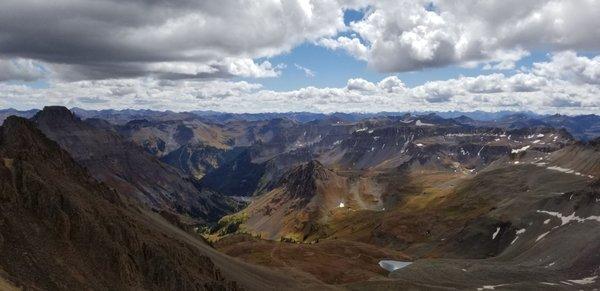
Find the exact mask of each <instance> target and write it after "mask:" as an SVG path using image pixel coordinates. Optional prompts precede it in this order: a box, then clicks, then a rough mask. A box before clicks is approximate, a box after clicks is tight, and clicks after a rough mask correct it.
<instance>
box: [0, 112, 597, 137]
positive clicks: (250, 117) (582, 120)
mask: <svg viewBox="0 0 600 291" xmlns="http://www.w3.org/2000/svg"><path fill="white" fill-rule="evenodd" d="M37 111H38V110H37V109H31V110H27V111H18V110H16V109H1V110H0V122H1V121H2V120H4V119H5V118H6V117H8V116H10V115H16V116H21V117H26V118H30V117H32V116H33V115H35V113H36V112H37ZM71 111H72V112H73V113H75V114H76V115H77V116H79V117H81V118H82V119H88V118H97V119H103V120H106V121H108V122H110V123H113V124H119V125H123V124H126V123H127V122H130V121H133V120H142V119H145V120H148V121H174V120H185V119H200V120H202V121H206V122H211V123H228V122H232V121H265V120H271V119H277V118H285V119H289V120H293V121H296V122H300V123H305V122H310V121H315V120H324V119H339V120H343V121H358V120H362V119H368V118H377V117H386V116H403V115H405V114H412V115H426V114H436V115H438V116H439V117H442V118H448V119H457V120H460V119H463V120H464V119H465V118H467V119H473V120H474V121H478V122H480V123H481V124H485V123H487V124H490V125H494V126H503V127H506V128H518V127H526V126H528V125H532V124H538V125H541V124H546V125H549V126H553V127H556V128H565V129H567V130H568V131H569V132H570V133H571V134H572V135H573V136H574V137H576V138H577V139H580V140H591V139H594V138H596V137H600V116H598V115H595V114H590V115H560V114H555V115H543V114H536V113H534V112H514V111H499V112H485V111H473V112H460V111H448V112H379V113H331V114H323V113H310V112H285V113H224V112H216V111H190V112H174V111H155V110H135V109H124V110H114V109H106V110H85V109H81V108H72V109H71ZM465 122H473V121H465Z"/></svg>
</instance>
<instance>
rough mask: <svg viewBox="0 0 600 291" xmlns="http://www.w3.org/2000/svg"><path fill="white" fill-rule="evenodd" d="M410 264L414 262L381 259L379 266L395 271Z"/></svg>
mask: <svg viewBox="0 0 600 291" xmlns="http://www.w3.org/2000/svg"><path fill="white" fill-rule="evenodd" d="M410 264H412V262H403V261H392V260H381V261H379V266H380V267H382V268H383V269H385V270H387V271H389V272H393V271H396V270H399V269H402V268H404V267H406V266H408V265H410Z"/></svg>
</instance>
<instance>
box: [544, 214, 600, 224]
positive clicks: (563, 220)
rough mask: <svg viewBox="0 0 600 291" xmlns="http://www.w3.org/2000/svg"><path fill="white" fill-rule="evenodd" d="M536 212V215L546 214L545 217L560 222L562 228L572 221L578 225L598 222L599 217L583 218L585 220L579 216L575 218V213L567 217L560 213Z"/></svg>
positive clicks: (599, 220)
mask: <svg viewBox="0 0 600 291" xmlns="http://www.w3.org/2000/svg"><path fill="white" fill-rule="evenodd" d="M536 212H537V213H543V214H547V215H550V216H554V217H556V218H558V219H560V221H561V224H560V226H563V225H565V224H567V223H569V222H572V221H575V222H580V223H583V222H585V221H588V220H589V221H597V222H600V216H597V215H592V216H588V217H585V218H581V217H579V216H576V215H575V212H573V213H571V215H569V216H564V215H562V213H560V212H553V211H546V210H537V211H536Z"/></svg>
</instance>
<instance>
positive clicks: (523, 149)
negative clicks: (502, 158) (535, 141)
mask: <svg viewBox="0 0 600 291" xmlns="http://www.w3.org/2000/svg"><path fill="white" fill-rule="evenodd" d="M530 147H531V146H524V147H522V148H520V149H515V150H512V151H511V153H513V154H518V153H520V152H524V151H526V150H528V149H529V148H530Z"/></svg>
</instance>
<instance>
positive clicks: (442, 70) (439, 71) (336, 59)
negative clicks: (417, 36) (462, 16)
mask: <svg viewBox="0 0 600 291" xmlns="http://www.w3.org/2000/svg"><path fill="white" fill-rule="evenodd" d="M429 9H433V8H431V7H429ZM364 15H365V14H364V12H363V10H353V9H349V10H346V11H344V23H345V24H346V25H349V24H350V23H351V22H354V21H360V20H361V19H362V18H363V17H364ZM340 35H348V33H341V34H340ZM548 53H549V51H534V52H530V55H529V56H527V57H524V58H523V59H521V60H519V61H518V62H517V63H516V67H515V69H513V70H484V69H482V67H481V66H478V67H476V68H465V67H461V66H457V65H450V66H445V67H437V68H426V69H422V70H416V71H410V72H402V73H394V74H389V73H379V72H377V71H376V70H374V69H372V68H369V67H368V65H367V63H366V62H365V61H361V60H358V59H356V58H354V57H352V56H350V55H349V54H348V53H346V52H345V51H343V50H336V51H333V50H330V49H327V48H324V47H322V46H319V45H316V44H313V43H311V42H307V43H304V44H302V45H300V46H298V47H296V48H294V49H293V50H292V51H291V52H288V53H284V54H281V55H279V56H276V57H273V58H268V59H260V60H259V62H261V61H263V60H268V61H269V62H271V63H272V64H273V65H278V64H284V65H286V68H285V69H283V70H282V74H281V76H279V77H277V78H266V79H258V80H257V79H247V78H246V79H245V78H239V80H246V81H252V82H255V83H260V84H262V85H263V86H264V88H265V89H268V90H274V91H289V90H297V89H300V88H303V87H308V86H314V87H318V88H324V87H344V86H345V85H346V82H347V81H348V80H349V79H351V78H362V79H365V80H368V81H371V82H374V83H375V82H378V81H380V80H382V79H384V78H385V77H388V76H397V77H398V78H400V79H401V80H402V81H403V82H404V83H405V84H406V85H407V86H408V87H415V86H419V85H422V84H424V83H426V82H428V81H438V80H447V79H451V78H457V77H459V76H466V77H473V76H479V75H487V74H492V73H498V72H500V73H504V74H507V75H510V74H513V73H515V72H516V69H518V68H520V67H523V66H525V67H530V66H531V64H532V63H534V62H542V61H546V60H547V59H548ZM585 55H587V56H593V55H594V54H593V53H588V54H585ZM295 64H297V65H300V66H302V67H305V68H308V69H310V70H311V71H313V72H314V73H315V76H314V77H311V76H306V74H305V73H304V72H303V71H301V70H299V69H298V68H297V67H296V66H295Z"/></svg>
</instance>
